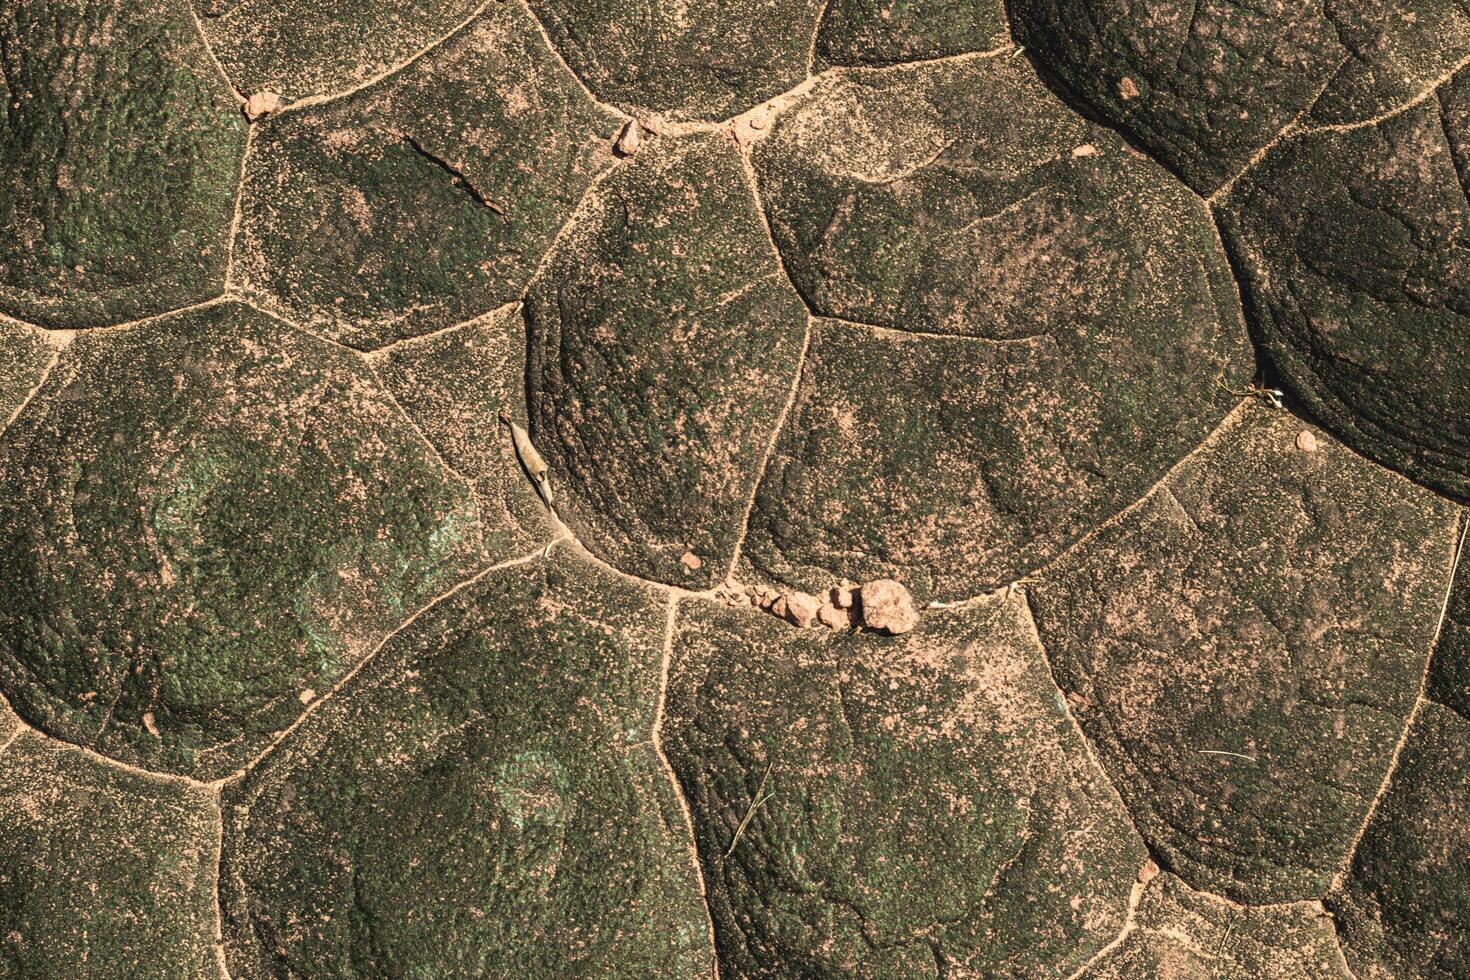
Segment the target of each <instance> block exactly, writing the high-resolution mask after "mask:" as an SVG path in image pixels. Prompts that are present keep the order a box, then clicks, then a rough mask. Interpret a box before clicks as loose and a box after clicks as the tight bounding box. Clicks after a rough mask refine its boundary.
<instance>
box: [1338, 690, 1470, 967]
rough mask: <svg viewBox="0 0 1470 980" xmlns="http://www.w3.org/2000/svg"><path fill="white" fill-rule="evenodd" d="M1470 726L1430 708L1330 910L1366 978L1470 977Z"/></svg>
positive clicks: (1422, 714) (1406, 746)
mask: <svg viewBox="0 0 1470 980" xmlns="http://www.w3.org/2000/svg"><path fill="white" fill-rule="evenodd" d="M1467 847H1470V721H1467V720H1466V719H1465V717H1464V716H1463V715H1458V714H1456V713H1455V712H1453V711H1450V710H1449V709H1447V708H1444V707H1441V706H1440V705H1437V704H1434V703H1432V702H1431V703H1426V704H1425V705H1424V708H1423V710H1422V711H1421V712H1420V714H1419V717H1418V719H1417V720H1416V721H1415V724H1414V727H1413V728H1412V729H1410V731H1409V734H1408V738H1407V740H1406V741H1405V743H1404V748H1403V755H1402V756H1401V757H1400V759H1399V764H1398V768H1397V769H1396V770H1395V771H1394V776H1393V781H1392V782H1391V783H1390V784H1389V787H1388V792H1387V794H1386V795H1385V796H1384V798H1383V801H1382V802H1381V803H1380V804H1379V806H1378V809H1377V811H1376V812H1375V813H1374V815H1373V819H1372V821H1371V822H1370V823H1369V824H1368V828H1367V831H1366V832H1365V833H1364V835H1363V840H1362V842H1361V843H1360V844H1359V845H1358V850H1357V854H1356V856H1355V857H1354V859H1353V864H1352V868H1351V870H1350V871H1349V874H1348V877H1347V881H1346V883H1345V886H1344V888H1343V891H1342V893H1341V894H1340V895H1338V896H1335V897H1334V898H1333V899H1332V901H1331V904H1332V908H1333V911H1334V912H1335V913H1336V914H1337V916H1338V918H1339V920H1340V921H1341V922H1342V936H1343V947H1344V950H1345V951H1346V953H1347V958H1348V962H1349V963H1350V964H1351V965H1352V968H1353V971H1354V972H1355V973H1356V974H1357V976H1358V977H1360V978H1365V980H1366V978H1374V980H1377V978H1384V977H1426V978H1429V977H1434V978H1439V977H1443V978H1450V977H1461V976H1464V975H1465V974H1466V972H1467V971H1470V938H1467V933H1466V930H1465V914H1466V909H1467V908H1470V869H1467V868H1466V865H1465V853H1466V848H1467Z"/></svg>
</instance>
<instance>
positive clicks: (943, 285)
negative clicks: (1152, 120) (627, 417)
mask: <svg viewBox="0 0 1470 980" xmlns="http://www.w3.org/2000/svg"><path fill="white" fill-rule="evenodd" d="M1027 72H1029V68H1028V67H1027V66H1026V64H1025V63H1024V62H1023V61H1020V60H1019V59H1009V58H999V59H988V60H980V61H973V62H962V63H960V64H958V65H955V64H951V63H945V64H942V65H937V66H934V67H933V68H929V69H925V70H922V71H921V70H916V69H893V70H890V71H885V72H859V71H854V72H844V73H839V74H837V75H836V76H834V77H833V78H832V79H831V80H830V81H824V82H823V83H820V84H819V85H818V86H817V88H815V89H813V91H812V92H811V93H810V94H809V95H807V96H805V97H804V98H803V99H802V101H801V102H800V103H799V104H798V105H796V106H794V107H793V108H792V110H791V111H790V113H789V114H788V115H785V116H783V117H782V118H781V120H780V122H779V123H778V124H777V126H776V128H775V129H774V131H773V132H772V134H771V136H770V138H769V139H767V140H764V141H762V142H760V143H759V144H758V145H757V147H756V149H755V160H756V166H757V169H758V171H759V173H760V174H761V188H762V191H763V192H764V195H765V199H766V201H767V202H768V205H769V207H770V212H771V225H772V229H773V231H774V234H775V238H776V242H777V244H778V245H779V246H780V247H781V252H782V255H783V258H784V259H785V261H786V264H787V267H788V268H789V269H790V270H791V272H792V276H793V278H794V280H795V282H796V285H797V287H798V288H799V289H801V291H802V293H803V295H804V296H805V297H806V299H807V301H808V302H809V303H810V304H811V305H812V307H813V308H814V309H815V310H816V312H818V313H820V314H823V315H825V316H830V317H842V318H845V321H837V320H823V321H818V323H817V324H816V325H815V327H814V330H813V334H812V340H811V349H810V352H809V354H808V356H807V359H806V365H805V370H804V372H803V374H802V379H801V386H800V390H799V392H798V396H797V401H796V404H795V406H794V407H793V409H792V413H791V418H790V421H789V423H788V424H787V425H786V427H785V428H784V430H783V432H782V436H781V440H780V442H779V443H778V444H777V446H776V450H775V453H774V455H773V457H772V460H771V466H770V469H769V471H768V472H767V474H766V476H765V479H764V481H763V482H762V484H761V486H760V491H759V493H758V495H757V498H756V505H755V511H754V513H753V514H752V518H751V529H750V534H749V538H748V541H747V547H746V554H747V556H748V557H749V559H750V561H751V562H752V563H753V565H754V566H755V567H756V568H757V569H758V570H759V571H760V572H762V573H764V574H768V575H771V576H774V577H775V578H777V579H780V580H782V581H791V582H792V583H793V584H798V585H801V586H802V587H806V588H811V587H814V586H816V585H818V584H821V583H823V582H824V581H826V580H827V579H829V578H830V577H831V576H832V575H834V574H835V575H845V576H848V577H850V578H854V579H864V578H878V577H892V578H896V579H899V580H901V581H904V582H905V583H906V584H907V585H908V586H909V587H910V588H911V589H912V590H913V591H914V592H915V593H916V594H918V595H920V596H922V597H929V596H938V597H942V598H952V597H957V596H965V595H973V594H975V593H976V592H979V591H982V590H983V589H986V588H993V587H995V586H997V585H1000V584H1002V583H1005V582H1008V581H1011V580H1014V579H1017V578H1019V577H1021V576H1022V575H1024V574H1025V573H1026V572H1028V571H1030V570H1032V569H1035V568H1036V567H1038V566H1039V565H1040V564H1042V563H1043V562H1045V561H1046V560H1047V559H1048V558H1050V557H1052V556H1053V555H1055V554H1056V553H1057V552H1058V551H1060V550H1061V549H1062V548H1063V547H1065V546H1066V545H1067V544H1069V543H1070V542H1071V541H1074V540H1075V539H1076V538H1077V537H1079V536H1080V535H1081V534H1082V533H1083V532H1085V531H1086V530H1087V529H1089V528H1090V527H1092V526H1093V525H1095V524H1096V523H1097V522H1098V521H1100V520H1102V519H1104V518H1105V517H1107V516H1108V515H1110V514H1112V513H1115V512H1116V511H1118V510H1120V509H1122V507H1124V506H1126V505H1127V504H1128V503H1130V502H1132V501H1133V500H1135V499H1137V497H1138V496H1139V495H1140V494H1141V493H1143V491H1144V490H1145V489H1146V488H1147V487H1148V486H1149V485H1150V484H1151V483H1153V482H1154V481H1156V480H1157V479H1158V478H1159V477H1160V476H1161V475H1162V474H1163V473H1164V471H1165V470H1167V469H1168V467H1170V466H1172V465H1173V464H1174V463H1175V462H1177V461H1178V460H1179V458H1180V457H1182V456H1183V455H1184V454H1185V453H1187V452H1188V451H1189V450H1190V449H1192V448H1193V447H1194V446H1196V445H1197V444H1198V443H1199V441H1200V439H1202V438H1203V437H1204V436H1205V434H1206V433H1208V432H1209V431H1210V429H1211V428H1213V427H1214V425H1215V424H1216V423H1217V422H1218V420H1219V418H1220V417H1221V416H1222V415H1223V413H1224V412H1225V410H1226V409H1227V408H1228V406H1229V404H1230V401H1229V399H1228V397H1227V396H1225V394H1224V393H1223V392H1222V391H1221V389H1220V387H1219V386H1218V385H1217V383H1216V378H1217V377H1219V376H1220V375H1222V374H1223V375H1226V376H1229V377H1242V376H1248V373H1249V370H1250V368H1249V364H1250V360H1249V357H1250V354H1249V345H1248V341H1247V339H1246V336H1245V331H1244V328H1243V326H1242V324H1241V322H1240V319H1239V315H1240V314H1239V307H1238V302H1237V300H1236V298H1235V295H1234V293H1233V291H1232V289H1231V288H1230V285H1229V273H1228V269H1227V267H1226V264H1225V260H1224V256H1223V254H1222V253H1221V251H1220V249H1219V246H1218V244H1217V243H1216V241H1215V237H1214V233H1213V231H1212V230H1211V227H1210V224H1209V218H1208V215H1207V214H1206V212H1205V210H1204V209H1203V207H1202V205H1201V204H1200V203H1199V201H1198V200H1196V199H1193V198H1192V197H1191V196H1190V195H1189V194H1188V192H1187V191H1185V190H1184V189H1183V188H1181V187H1179V186H1178V185H1177V183H1176V182H1174V181H1173V180H1172V178H1170V177H1169V176H1168V174H1166V173H1165V172H1164V171H1163V170H1161V169H1160V168H1158V167H1157V166H1155V165H1153V164H1150V163H1148V162H1146V161H1142V160H1139V159H1137V158H1136V157H1134V156H1133V155H1131V154H1130V153H1129V152H1128V151H1127V150H1126V149H1125V148H1124V147H1123V146H1122V145H1121V144H1120V143H1119V142H1118V140H1117V139H1116V138H1114V137H1112V136H1110V135H1109V134H1107V133H1106V132H1105V131H1103V130H1100V129H1098V128H1097V127H1094V126H1091V125H1089V124H1087V123H1086V122H1084V121H1083V120H1081V119H1079V118H1078V117H1076V116H1075V115H1073V114H1072V113H1070V112H1069V111H1068V110H1067V109H1066V108H1065V107H1064V106H1063V105H1062V104H1061V103H1059V102H1057V101H1056V99H1055V98H1053V97H1052V96H1051V95H1050V94H1049V93H1048V92H1047V91H1046V90H1045V88H1043V87H1042V86H1041V85H1040V83H1039V82H1037V81H1035V80H1034V79H1032V78H1028V77H1027ZM1079 151H1080V152H1081V155H1079ZM854 321H855V322H854Z"/></svg>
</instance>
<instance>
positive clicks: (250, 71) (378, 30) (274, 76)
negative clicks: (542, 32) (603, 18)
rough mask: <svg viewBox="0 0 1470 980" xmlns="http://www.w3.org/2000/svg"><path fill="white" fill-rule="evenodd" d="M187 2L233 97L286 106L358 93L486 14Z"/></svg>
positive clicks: (416, 3) (445, 7)
mask: <svg viewBox="0 0 1470 980" xmlns="http://www.w3.org/2000/svg"><path fill="white" fill-rule="evenodd" d="M192 2H193V3H194V6H195V9H196V10H197V11H198V12H199V15H200V18H201V21H202V24H203V27H204V34H205V36H206V37H208V38H209V41H210V43H211V44H212V45H213V47H214V51H215V54H216V55H218V57H219V59H220V62H221V63H222V64H223V65H224V67H225V70H226V71H228V72H229V73H230V77H231V78H232V79H233V80H234V82H235V85H236V87H238V88H239V89H240V91H242V92H246V93H254V92H274V93H277V94H278V95H280V96H282V97H283V98H286V99H292V100H294V99H300V98H304V97H309V96H322V95H330V94H333V93H337V92H341V91H344V90H346V89H351V88H355V87H357V86H359V85H362V84H363V83H365V82H367V81H370V80H371V79H373V78H374V77H376V76H378V75H380V74H383V73H385V72H387V71H389V70H390V69H393V68H396V67H399V66H400V65H401V64H402V63H403V62H406V61H408V60H410V59H411V58H413V57H415V56H416V55H417V54H418V53H419V52H421V51H422V50H423V49H425V48H426V47H430V46H432V45H433V44H434V43H435V42H437V41H439V40H440V39H442V38H443V37H444V36H445V35H447V34H449V33H450V31H452V30H453V29H454V28H455V27H456V25H458V24H459V23H461V22H462V21H464V20H465V19H467V18H468V17H469V16H470V15H471V14H472V13H474V12H475V11H476V10H477V9H479V8H481V7H484V6H486V4H484V3H482V2H480V0H192ZM497 2H498V0H497Z"/></svg>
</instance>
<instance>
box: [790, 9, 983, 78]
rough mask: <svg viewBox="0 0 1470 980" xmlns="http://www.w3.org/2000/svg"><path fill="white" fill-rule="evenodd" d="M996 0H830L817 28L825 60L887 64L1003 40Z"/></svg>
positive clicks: (828, 62) (819, 51)
mask: <svg viewBox="0 0 1470 980" xmlns="http://www.w3.org/2000/svg"><path fill="white" fill-rule="evenodd" d="M1009 36H1010V32H1009V31H1007V30H1006V19H1005V10H1004V8H1003V7H1002V5H1001V0H831V2H830V3H828V4H827V8H826V10H825V12H824V13H823V14H822V22H821V26H820V27H819V28H818V30H817V38H816V48H815V53H816V55H817V57H818V59H820V61H821V62H822V63H823V64H825V65H891V64H899V63H902V62H906V61H919V60H923V59H928V58H943V57H947V56H950V55H958V54H965V53H967V52H972V51H988V50H991V49H993V48H996V47H998V46H1000V45H1003V44H1005V43H1006V41H1007V39H1008V38H1009Z"/></svg>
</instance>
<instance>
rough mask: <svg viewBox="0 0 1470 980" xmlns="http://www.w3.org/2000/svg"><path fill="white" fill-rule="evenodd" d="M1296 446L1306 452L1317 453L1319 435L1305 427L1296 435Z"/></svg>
mask: <svg viewBox="0 0 1470 980" xmlns="http://www.w3.org/2000/svg"><path fill="white" fill-rule="evenodd" d="M1296 448H1298V449H1300V450H1301V451H1302V452H1304V453H1315V452H1316V451H1317V437H1316V436H1315V435H1313V434H1312V431H1311V430H1310V429H1303V430H1302V431H1300V432H1298V433H1297V435H1296Z"/></svg>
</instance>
